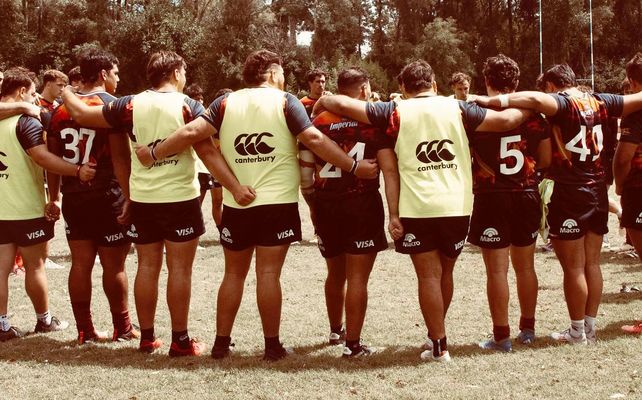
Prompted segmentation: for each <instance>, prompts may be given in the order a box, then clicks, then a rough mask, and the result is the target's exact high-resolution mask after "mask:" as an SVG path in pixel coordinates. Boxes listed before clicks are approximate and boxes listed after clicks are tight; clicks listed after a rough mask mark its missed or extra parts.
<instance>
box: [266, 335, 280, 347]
mask: <svg viewBox="0 0 642 400" xmlns="http://www.w3.org/2000/svg"><path fill="white" fill-rule="evenodd" d="M279 347H281V341H280V340H279V337H278V336H274V337H265V348H266V349H278V348H279Z"/></svg>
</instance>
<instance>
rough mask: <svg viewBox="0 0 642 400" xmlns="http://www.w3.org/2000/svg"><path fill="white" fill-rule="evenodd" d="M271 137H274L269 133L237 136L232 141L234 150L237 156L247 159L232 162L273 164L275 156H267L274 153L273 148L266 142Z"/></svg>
mask: <svg viewBox="0 0 642 400" xmlns="http://www.w3.org/2000/svg"><path fill="white" fill-rule="evenodd" d="M272 137H274V135H272V134H271V133H270V132H261V133H251V134H247V133H243V134H240V135H238V136H237V137H236V139H234V149H235V150H236V152H237V153H238V154H240V155H242V156H249V157H246V158H237V159H235V160H234V162H235V163H237V164H246V163H260V162H273V161H274V159H275V158H276V156H269V155H268V154H270V153H272V152H273V151H274V147H272V146H270V145H269V144H268V143H267V141H266V139H268V138H272ZM252 156H256V157H252Z"/></svg>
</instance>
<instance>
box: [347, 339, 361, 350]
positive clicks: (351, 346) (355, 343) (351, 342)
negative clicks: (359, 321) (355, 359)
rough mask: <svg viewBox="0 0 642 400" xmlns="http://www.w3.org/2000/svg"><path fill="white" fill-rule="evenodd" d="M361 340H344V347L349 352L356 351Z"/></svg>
mask: <svg viewBox="0 0 642 400" xmlns="http://www.w3.org/2000/svg"><path fill="white" fill-rule="evenodd" d="M360 342H361V339H357V340H346V347H347V348H349V349H350V350H355V349H358V348H359V347H360V346H361V343H360Z"/></svg>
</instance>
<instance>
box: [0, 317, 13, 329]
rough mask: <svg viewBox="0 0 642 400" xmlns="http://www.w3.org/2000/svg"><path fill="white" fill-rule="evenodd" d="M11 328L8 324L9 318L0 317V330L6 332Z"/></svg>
mask: <svg viewBox="0 0 642 400" xmlns="http://www.w3.org/2000/svg"><path fill="white" fill-rule="evenodd" d="M9 328H11V323H10V322H9V316H8V315H7V314H5V315H0V330H3V331H5V332H6V331H8V330H9Z"/></svg>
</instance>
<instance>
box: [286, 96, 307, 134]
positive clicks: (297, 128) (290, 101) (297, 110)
mask: <svg viewBox="0 0 642 400" xmlns="http://www.w3.org/2000/svg"><path fill="white" fill-rule="evenodd" d="M283 111H284V112H285V122H286V123H287V124H288V129H289V130H290V133H292V135H294V136H296V135H298V134H299V133H301V132H303V131H304V130H306V129H308V128H309V127H311V126H312V121H310V117H308V113H307V112H306V111H305V107H303V104H302V103H301V101H299V99H297V98H296V97H295V96H294V95H292V94H290V93H285V105H284V110H283Z"/></svg>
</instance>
